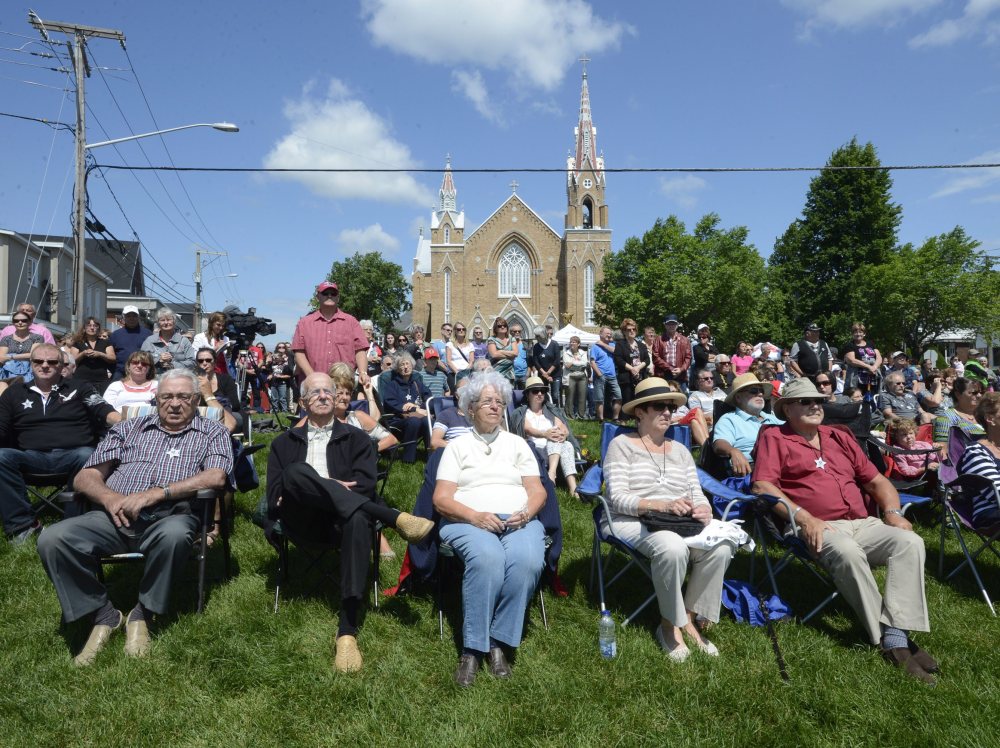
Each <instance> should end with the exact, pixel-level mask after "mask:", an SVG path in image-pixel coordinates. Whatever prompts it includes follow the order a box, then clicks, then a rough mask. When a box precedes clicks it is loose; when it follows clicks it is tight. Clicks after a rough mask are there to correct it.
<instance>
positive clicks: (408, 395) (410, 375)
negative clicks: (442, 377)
mask: <svg viewBox="0 0 1000 748" xmlns="http://www.w3.org/2000/svg"><path fill="white" fill-rule="evenodd" d="M413 369H414V361H413V356H411V355H410V354H409V353H406V352H405V351H402V352H400V353H397V354H396V358H395V359H394V360H393V362H392V376H391V377H389V380H388V381H387V382H385V383H384V388H383V389H382V390H381V392H380V393H379V394H381V396H382V406H383V409H384V410H385V412H386V415H388V417H389V425H390V427H392V428H398V429H399V430H400V431H401V433H402V438H401V439H400V441H401V442H402V443H403V455H402V457H401V459H402V461H403V462H406V463H412V462H416V459H417V440H418V439H422V440H423V442H424V447H425V448H426V447H428V445H429V444H430V441H431V435H430V429H429V428H428V426H427V410H426V409H425V408H424V405H425V404H426V402H427V398H428V397H430V396H431V392H430V390H428V389H427V387H425V386H424V382H423V380H422V379H421V378H420V375H419V374H416V373H415V372H414V371H413Z"/></svg>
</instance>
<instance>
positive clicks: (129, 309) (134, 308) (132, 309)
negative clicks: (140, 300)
mask: <svg viewBox="0 0 1000 748" xmlns="http://www.w3.org/2000/svg"><path fill="white" fill-rule="evenodd" d="M138 313H139V307H137V306H135V304H129V305H128V306H126V307H125V308H124V309H122V316H123V317H124V316H125V315H126V314H138Z"/></svg>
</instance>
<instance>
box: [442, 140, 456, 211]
mask: <svg viewBox="0 0 1000 748" xmlns="http://www.w3.org/2000/svg"><path fill="white" fill-rule="evenodd" d="M438 196H439V197H440V198H441V203H440V207H439V208H438V210H441V211H446V210H451V211H453V210H455V198H457V197H458V190H456V189H455V180H454V179H452V176H451V154H450V153H449V154H447V155H446V156H445V166H444V178H443V179H442V180H441V189H440V190H439V191H438Z"/></svg>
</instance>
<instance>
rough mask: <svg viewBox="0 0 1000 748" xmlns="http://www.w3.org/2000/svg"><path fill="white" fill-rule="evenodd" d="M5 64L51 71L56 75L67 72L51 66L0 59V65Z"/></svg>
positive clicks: (64, 69)
mask: <svg viewBox="0 0 1000 748" xmlns="http://www.w3.org/2000/svg"><path fill="white" fill-rule="evenodd" d="M4 62H5V63H7V64H8V65H21V66H23V67H26V68H38V69H40V70H52V71H54V72H56V73H68V72H69V70H67V69H66V68H54V67H52V66H51V65H36V64H35V63H33V62H21V61H20V60H3V59H0V63H4Z"/></svg>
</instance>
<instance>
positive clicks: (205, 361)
mask: <svg viewBox="0 0 1000 748" xmlns="http://www.w3.org/2000/svg"><path fill="white" fill-rule="evenodd" d="M195 360H196V361H197V362H198V363H199V364H210V363H212V362H213V361H215V359H214V358H199V359H195Z"/></svg>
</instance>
